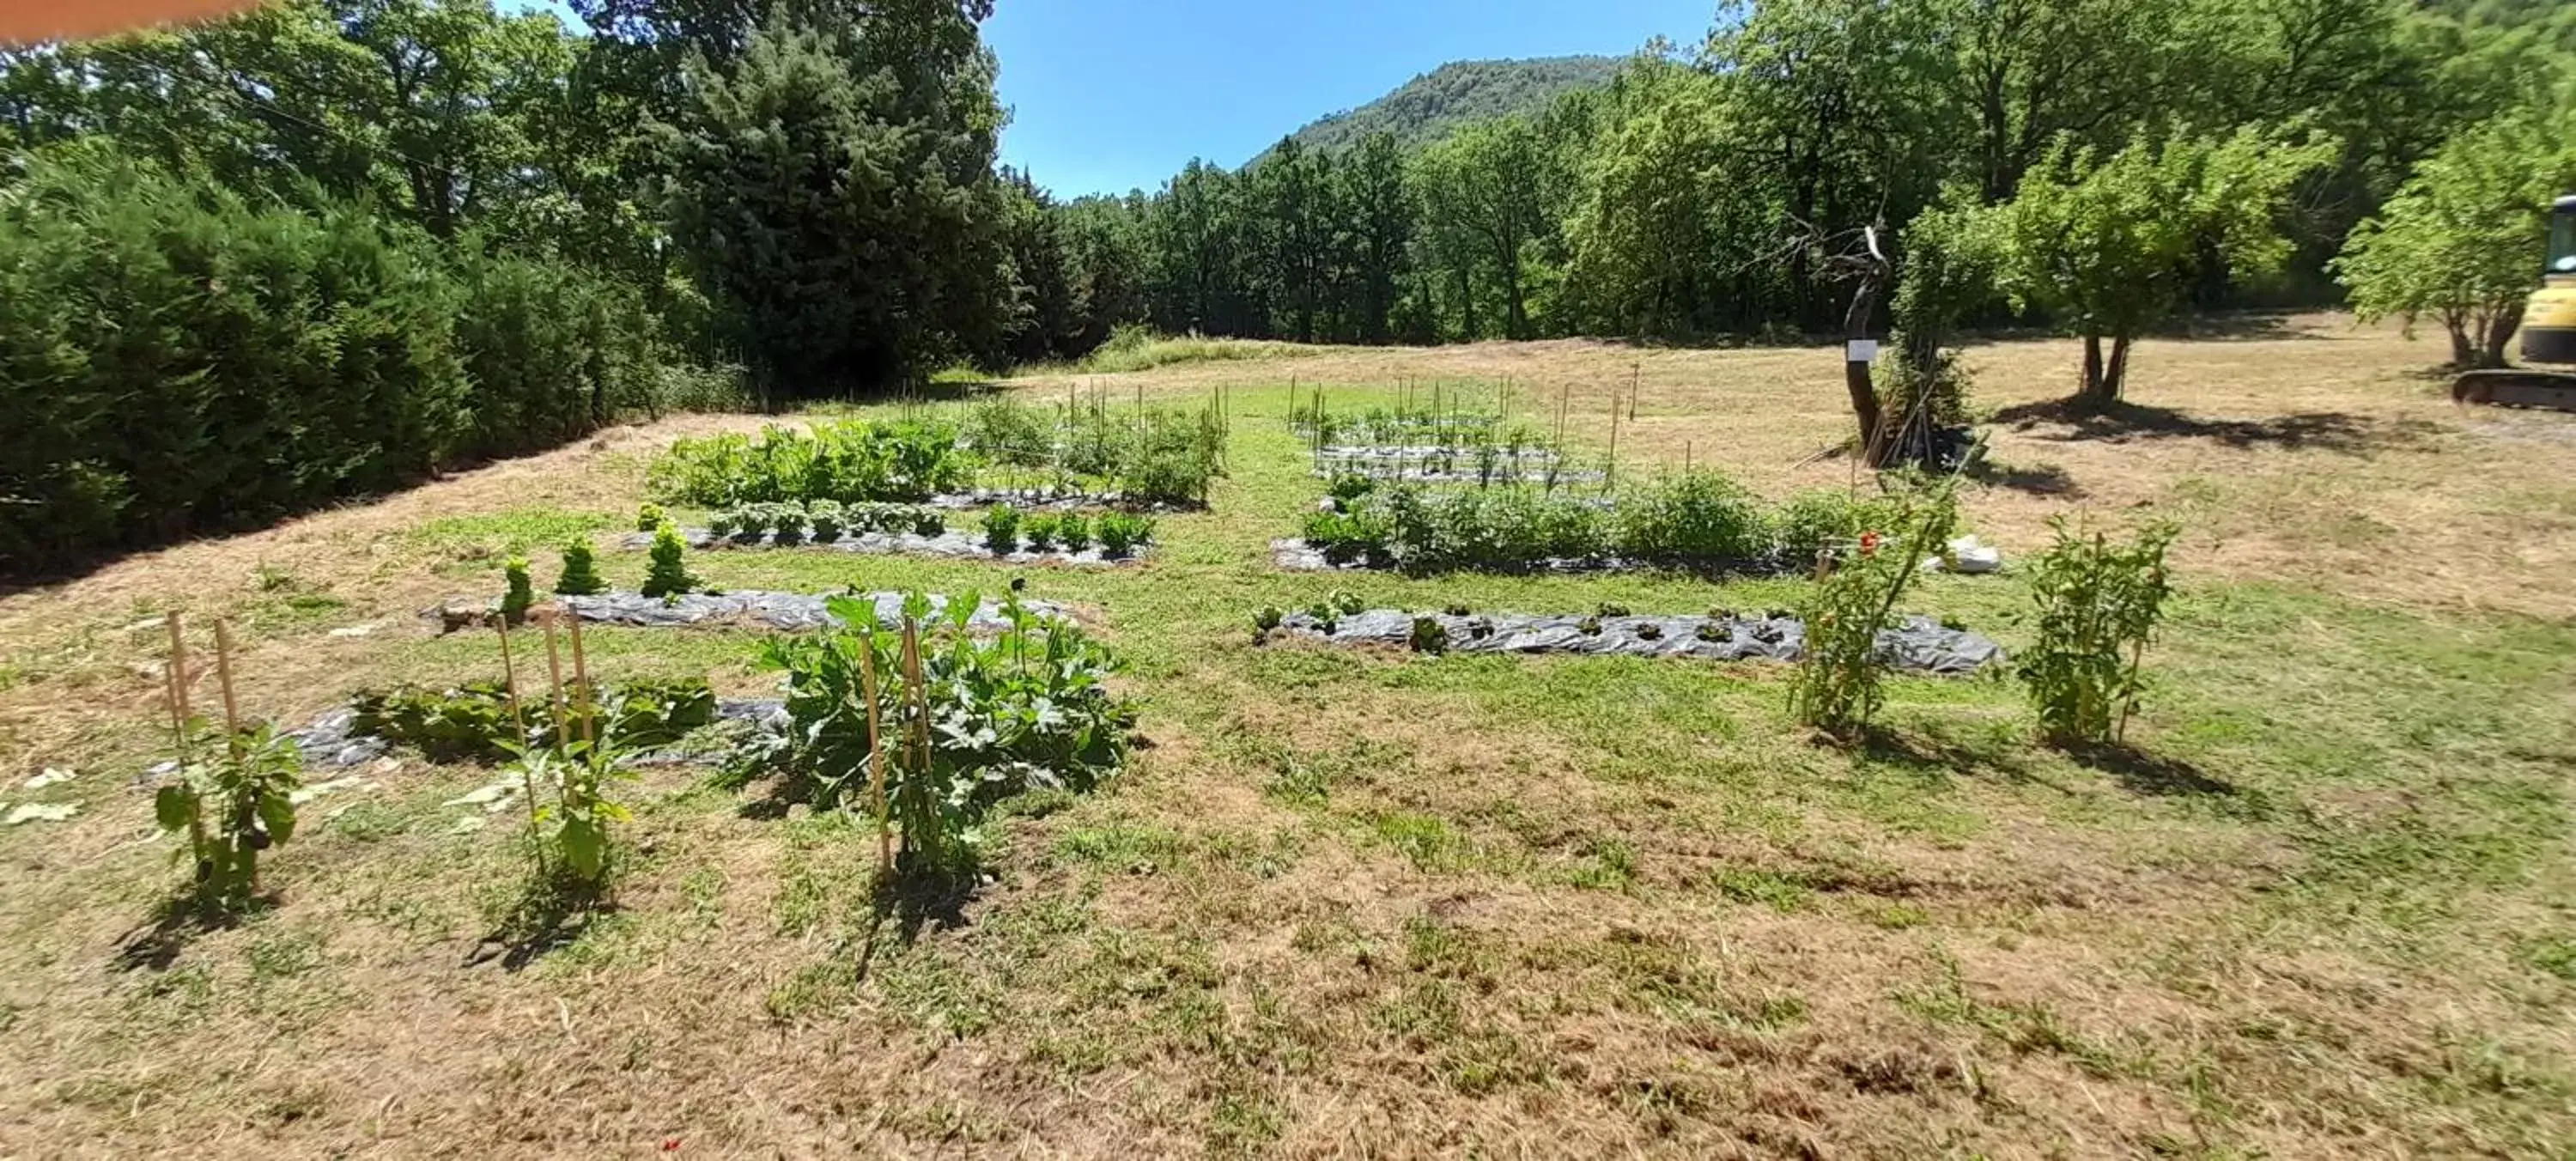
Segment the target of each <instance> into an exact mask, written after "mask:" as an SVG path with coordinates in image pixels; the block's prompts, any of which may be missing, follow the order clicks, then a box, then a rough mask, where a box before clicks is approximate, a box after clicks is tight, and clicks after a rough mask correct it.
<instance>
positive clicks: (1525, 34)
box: [984, 0, 1717, 197]
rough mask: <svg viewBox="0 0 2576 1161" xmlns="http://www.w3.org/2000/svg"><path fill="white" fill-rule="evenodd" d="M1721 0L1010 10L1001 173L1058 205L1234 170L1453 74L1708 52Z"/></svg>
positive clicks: (1150, 2)
mask: <svg viewBox="0 0 2576 1161" xmlns="http://www.w3.org/2000/svg"><path fill="white" fill-rule="evenodd" d="M1716 11H1717V5H1716V3H1715V0H1302V2H1297V3H1284V4H1283V3H1241V2H1237V0H997V2H996V4H995V10H994V13H993V19H992V20H991V21H990V22H988V23H987V24H985V26H984V39H985V42H986V43H988V44H990V45H992V47H993V51H994V52H995V53H997V54H999V55H1000V57H1001V59H1002V82H1001V90H1002V103H1003V104H1005V105H1008V106H1010V107H1011V109H1012V114H1013V116H1012V122H1011V127H1010V129H1009V130H1008V131H1007V132H1006V133H1005V134H1004V135H1003V138H1002V160H1003V161H1004V162H1006V163H1008V164H1010V165H1013V166H1016V167H1020V168H1023V169H1026V170H1028V171H1029V172H1030V174H1031V175H1032V176H1034V177H1035V178H1036V179H1037V180H1038V182H1039V184H1041V185H1044V186H1047V187H1049V188H1051V189H1053V190H1054V191H1055V192H1056V193H1057V194H1058V195H1059V196H1063V197H1074V196H1078V195H1081V194H1087V193H1125V192H1126V191H1127V190H1129V189H1131V188H1141V189H1146V190H1152V189H1154V188H1156V187H1158V186H1160V185H1161V184H1162V182H1163V181H1164V179H1166V178H1169V177H1170V176H1172V174H1173V173H1175V172H1177V171H1179V169H1180V168H1181V166H1182V164H1183V163H1185V162H1187V161H1189V159H1191V158H1192V157H1204V158H1206V159H1207V160H1209V161H1212V162H1215V163H1217V164H1219V165H1225V166H1235V165H1240V164H1242V163H1243V162H1245V161H1247V160H1250V159H1251V158H1252V157H1253V156H1255V155H1256V154H1259V153H1260V152H1261V151H1262V150H1264V149H1267V148H1269V147H1270V146H1271V145H1272V144H1273V143H1274V142H1276V141H1278V140H1279V138H1280V137H1282V136H1285V135H1286V134H1288V133H1290V132H1293V131H1295V130H1296V128H1297V127H1298V126H1300V125H1303V124H1305V123H1306V122H1308V121H1312V120H1314V119H1315V118H1317V117H1320V116H1323V115H1324V114H1326V113H1331V112H1336V111H1338V110H1342V109H1348V108H1351V107H1353V106H1357V105H1364V104H1367V103H1368V102H1370V101H1372V100H1375V99H1377V98H1378V97H1380V96H1383V95H1385V94H1386V93H1387V92H1388V91H1389V90H1392V89H1394V88H1395V87H1396V86H1398V85H1401V84H1403V83H1404V82H1406V81H1408V80H1411V79H1413V77H1414V76H1415V75H1417V74H1420V73H1426V72H1429V71H1431V70H1432V69H1435V68H1438V67H1440V66H1441V65H1443V64H1446V63H1448V62H1450V61H1455V60H1490V59H1497V58H1504V57H1531V56H1567V55H1571V54H1576V53H1600V54H1604V55H1613V56H1616V55H1623V54H1626V53H1629V52H1633V51H1635V50H1636V49H1637V48H1638V47H1639V46H1641V45H1643V44H1644V43H1645V42H1646V40H1647V39H1648V38H1649V37H1654V36H1663V37H1667V38H1670V39H1672V40H1673V41H1675V42H1677V43H1681V44H1685V45H1688V44H1695V43H1697V42H1698V41H1699V39H1700V38H1701V37H1703V36H1705V35H1707V33H1708V28H1709V25H1710V23H1711V22H1712V21H1713V19H1714V18H1715V16H1716Z"/></svg>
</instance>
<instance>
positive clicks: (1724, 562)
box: [1304, 471, 1938, 573]
mask: <svg viewBox="0 0 2576 1161" xmlns="http://www.w3.org/2000/svg"><path fill="white" fill-rule="evenodd" d="M1892 515H1893V511H1892V506H1891V503H1890V502H1889V501H1888V500H1887V499H1885V498H1883V497H1881V498H1870V499H1855V498H1853V497H1851V496H1849V495H1847V494H1844V493H1840V492H1824V491H1819V492H1810V493H1806V494H1802V495H1800V496H1797V497H1795V498H1793V499H1791V500H1790V501H1788V502H1787V503H1784V504H1780V505H1776V506H1774V505H1768V504H1765V503H1764V502H1763V501H1762V500H1761V498H1760V497H1757V496H1755V495H1754V494H1753V493H1752V492H1751V491H1749V490H1747V489H1746V488H1744V487H1743V486H1742V485H1739V484H1737V483H1735V482H1734V481H1733V480H1730V479H1728V478H1727V477H1725V476H1723V475H1721V474H1718V473H1716V472H1711V471H1697V472H1686V473H1682V474H1678V475H1671V476H1665V477H1662V478H1660V479H1655V480H1651V481H1647V482H1644V483H1639V484H1634V485H1631V486H1630V487H1628V488H1627V489H1626V490H1624V491H1622V492H1620V493H1618V494H1616V495H1615V496H1611V497H1593V496H1578V495H1573V494H1569V493H1565V492H1558V491H1551V490H1547V489H1543V488H1536V487H1528V486H1515V487H1496V488H1482V489H1472V490H1464V491H1460V490H1440V489H1432V488H1425V487H1422V486H1419V485H1415V484H1408V483H1388V482H1383V481H1378V480H1372V479H1369V478H1367V477H1364V476H1337V477H1335V478H1334V480H1333V482H1332V504H1331V506H1330V508H1329V510H1319V511H1317V512H1314V513H1312V514H1310V515H1309V516H1308V517H1307V519H1306V523H1305V528H1304V533H1305V540H1306V543H1307V544H1308V545H1310V546H1312V547H1314V548H1316V549H1318V550H1320V551H1321V552H1322V553H1323V554H1324V558H1325V559H1326V560H1328V561H1330V562H1332V563H1334V564H1337V565H1354V564H1361V565H1367V566H1369V567H1372V568H1396V569H1402V570H1404V571H1406V572H1414V573H1434V572H1450V571H1471V572H1522V571H1529V570H1533V569H1540V568H1548V567H1571V568H1582V567H1606V566H1611V565H1622V566H1629V567H1648V568H1672V569H1685V570H1690V571H1697V572H1728V571H1775V570H1781V569H1788V570H1804V569H1806V568H1809V567H1812V566H1813V564H1814V562H1815V560H1816V556H1817V554H1818V553H1819V552H1823V551H1827V550H1830V549H1833V548H1836V547H1838V546H1841V545H1844V544H1848V543H1851V542H1854V541H1856V540H1857V539H1858V538H1859V537H1860V536H1862V535H1863V534H1865V533H1867V532H1869V531H1871V530H1872V529H1877V528H1884V527H1886V526H1887V524H1888V521H1889V519H1890V518H1891V516H1892ZM1937 550H1938V548H1937V546H1936V548H1935V549H1934V551H1937Z"/></svg>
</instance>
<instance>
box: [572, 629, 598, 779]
mask: <svg viewBox="0 0 2576 1161" xmlns="http://www.w3.org/2000/svg"><path fill="white" fill-rule="evenodd" d="M569 619H570V620H571V622H572V682H573V691H574V692H573V696H574V697H577V698H580V699H581V701H580V704H579V705H578V706H577V707H576V713H577V715H578V716H577V720H578V721H579V722H580V723H581V740H582V741H585V742H588V743H590V746H591V748H592V749H593V750H594V751H595V750H597V749H598V748H599V702H598V700H597V699H596V698H594V697H592V696H591V688H590V663H589V662H588V661H587V660H585V659H584V658H583V657H582V652H581V615H580V614H578V613H575V614H573V615H572V617H570V618H569ZM593 756H594V757H596V755H595V754H594V755H593Z"/></svg>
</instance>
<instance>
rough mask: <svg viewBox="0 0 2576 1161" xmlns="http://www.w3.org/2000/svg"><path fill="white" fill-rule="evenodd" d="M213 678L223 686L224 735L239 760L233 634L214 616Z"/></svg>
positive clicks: (238, 726) (219, 618) (239, 733)
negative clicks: (234, 690)
mask: <svg viewBox="0 0 2576 1161" xmlns="http://www.w3.org/2000/svg"><path fill="white" fill-rule="evenodd" d="M215 680H216V681H219V682H221V683H223V687H224V737H225V739H226V740H227V741H228V742H230V743H231V745H232V751H233V759H234V760H235V761H239V760H240V759H241V756H242V748H241V709H240V707H239V706H238V705H237V704H236V703H235V702H234V701H233V635H232V629H231V626H229V625H227V624H225V623H224V619H223V618H221V617H217V618H215Z"/></svg>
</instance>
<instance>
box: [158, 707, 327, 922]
mask: <svg viewBox="0 0 2576 1161" xmlns="http://www.w3.org/2000/svg"><path fill="white" fill-rule="evenodd" d="M183 733H184V734H185V736H187V737H188V738H189V739H191V742H190V745H189V746H188V747H187V751H188V752H187V753H185V754H183V755H182V756H181V758H180V762H179V771H178V773H177V774H176V775H175V776H173V777H172V779H171V780H170V781H169V782H168V783H166V784H164V785H163V786H162V787H161V789H160V790H159V791H158V792H157V793H155V794H154V796H153V800H152V813H153V816H154V818H155V819H156V820H158V821H159V822H160V824H161V829H162V830H164V831H166V832H170V833H173V834H178V833H184V834H186V835H187V836H188V846H187V849H185V850H183V851H179V852H175V854H174V857H176V858H190V859H192V860H193V862H192V865H193V866H194V867H195V874H196V901H197V906H198V910H199V912H200V913H201V914H204V915H207V916H210V917H211V916H216V915H223V914H230V913H234V912H238V911H240V910H242V909H243V908H245V907H248V906H249V905H250V904H251V902H252V901H253V899H254V897H255V896H256V895H257V894H258V893H259V856H260V853H261V852H263V851H266V850H268V849H270V848H271V847H274V846H278V845H280V844H283V843H285V842H287V841H288V840H290V839H292V838H294V837H295V800H294V793H295V790H296V787H297V786H298V785H300V783H301V779H302V775H303V770H304V757H303V752H302V751H301V750H299V749H298V748H297V747H296V744H295V739H293V738H290V737H286V736H283V735H279V734H276V733H273V732H271V730H270V728H269V727H268V726H267V725H265V724H261V725H254V726H251V727H249V728H247V729H244V730H242V731H241V733H240V734H239V735H237V736H236V737H233V738H230V739H225V738H222V737H220V736H218V735H217V734H216V733H215V732H214V731H212V730H211V729H210V728H209V727H208V726H207V724H206V722H205V720H204V719H202V718H198V719H191V720H190V721H189V722H188V723H187V724H186V726H185V727H184V728H183ZM198 755H211V756H210V757H199V756H198Z"/></svg>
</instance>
